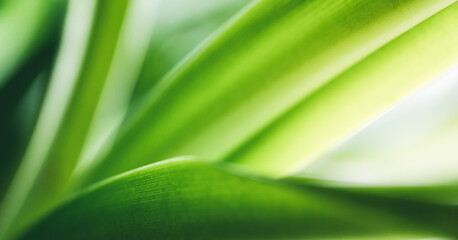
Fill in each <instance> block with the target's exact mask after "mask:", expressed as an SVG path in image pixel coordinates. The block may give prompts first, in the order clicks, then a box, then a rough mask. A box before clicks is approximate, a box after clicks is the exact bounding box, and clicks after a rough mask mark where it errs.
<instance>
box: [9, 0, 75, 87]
mask: <svg viewBox="0 0 458 240" xmlns="http://www.w3.org/2000/svg"><path fill="white" fill-rule="evenodd" d="M65 2H66V1H62V0H34V1H29V0H14V1H8V2H5V3H3V4H2V6H1V8H0V39H1V40H2V44H1V46H0V52H1V54H0V88H1V87H3V85H4V84H5V82H6V81H7V79H9V78H10V77H11V74H13V73H14V72H15V71H17V70H18V68H19V67H18V66H20V65H22V64H23V63H24V61H26V60H27V58H28V56H29V55H30V54H34V53H36V52H37V49H40V48H41V47H42V46H43V45H44V44H45V43H46V42H47V41H48V40H50V38H51V37H52V36H53V33H54V32H55V31H56V29H57V27H58V26H59V25H60V24H59V22H60V21H59V20H60V17H61V14H60V13H61V12H62V11H61V10H62V8H63V7H64V5H65ZM24 16H26V17H24ZM38 51H39V50H38Z"/></svg>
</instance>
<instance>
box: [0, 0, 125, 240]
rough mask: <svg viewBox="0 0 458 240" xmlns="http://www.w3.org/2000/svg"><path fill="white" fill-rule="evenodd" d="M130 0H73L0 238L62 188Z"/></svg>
mask: <svg viewBox="0 0 458 240" xmlns="http://www.w3.org/2000/svg"><path fill="white" fill-rule="evenodd" d="M27 2H28V1H27ZM128 2H129V1H127V0H120V1H115V2H111V1H92V0H83V1H81V0H74V1H70V3H69V6H68V9H69V11H68V14H67V20H66V23H65V30H64V33H63V40H62V46H61V48H60V50H59V54H58V58H57V61H56V66H55V67H54V71H53V73H52V76H51V82H50V85H49V87H48V90H47V95H46V98H45V100H44V103H43V107H42V109H41V112H40V116H39V119H38V122H37V125H36V127H35V129H34V133H33V135H32V138H31V141H30V143H29V146H28V147H27V150H26V153H25V155H24V158H23V161H22V162H21V165H20V166H19V169H18V171H17V173H16V176H15V177H14V179H13V183H12V185H11V186H10V189H9V190H8V192H7V194H6V195H5V200H4V201H3V202H2V206H1V211H0V238H2V236H7V235H8V234H9V233H12V232H14V231H16V230H18V229H21V228H22V227H24V226H26V225H27V224H28V223H29V222H30V221H31V220H32V219H34V218H35V217H36V216H39V215H40V214H42V213H43V212H45V211H46V209H47V208H48V207H49V206H52V204H53V203H54V202H55V201H56V199H58V196H60V194H62V191H63V189H64V187H65V186H66V184H67V181H68V179H69V177H70V175H71V173H72V172H73V169H74V166H75V164H76V163H77V160H78V158H79V156H80V152H81V148H82V146H83V143H84V140H85V138H86V134H87V132H88V128H89V125H90V123H91V120H92V117H93V115H94V112H95V109H96V107H97V103H98V100H99V98H100V95H101V92H102V90H103V87H104V83H105V79H106V77H107V74H108V71H109V67H110V65H111V62H112V57H113V55H114V52H115V49H116V43H117V39H118V35H119V32H120V29H121V26H122V23H123V18H124V14H125V12H126V9H127V5H128ZM22 14H24V13H22ZM64 159H65V160H64Z"/></svg>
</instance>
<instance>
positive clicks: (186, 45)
mask: <svg viewBox="0 0 458 240" xmlns="http://www.w3.org/2000/svg"><path fill="white" fill-rule="evenodd" d="M249 2H252V0H219V1H214V0H167V1H161V2H160V6H159V8H160V11H159V13H158V16H157V20H156V24H155V25H156V26H155V30H154V37H153V38H151V43H150V47H149V49H148V54H147V58H146V59H145V63H144V65H143V68H142V71H141V74H140V76H139V79H138V83H137V86H136V89H135V94H134V100H137V99H140V98H141V96H143V95H144V94H145V93H147V92H148V90H150V89H151V88H152V87H153V86H154V84H155V83H156V82H157V81H158V80H159V79H160V78H162V77H163V76H164V74H165V73H167V72H168V71H169V70H171V69H172V67H173V66H174V65H176V64H177V63H179V62H180V60H182V59H183V58H184V57H185V56H186V54H189V53H190V52H191V50H192V49H194V48H195V47H196V46H197V45H198V44H199V43H201V42H202V41H203V40H204V39H205V38H207V37H208V36H209V35H210V34H211V33H212V32H214V31H215V30H216V29H217V28H218V27H220V26H221V25H222V24H223V23H224V22H225V21H227V19H229V18H230V17H231V16H233V15H234V13H236V12H237V11H238V10H240V8H242V7H243V6H245V5H247V4H248V3H249Z"/></svg>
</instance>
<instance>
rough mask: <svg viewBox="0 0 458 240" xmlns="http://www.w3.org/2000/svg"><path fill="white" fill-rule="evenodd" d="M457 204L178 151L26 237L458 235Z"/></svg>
mask: <svg viewBox="0 0 458 240" xmlns="http://www.w3.org/2000/svg"><path fill="white" fill-rule="evenodd" d="M457 224H458V208H457V207H456V206H442V205H435V204H427V203H421V202H415V201H407V200H401V199H396V198H385V197H374V196H370V195H365V194H356V193H351V192H346V191H344V190H340V189H338V188H319V187H316V186H315V187H311V186H310V187H309V186H306V185H286V183H285V182H274V181H271V180H263V179H259V178H257V177H254V176H252V177H244V176H242V175H238V174H233V173H231V172H228V171H226V170H224V169H223V168H221V167H216V166H213V165H210V164H208V163H204V162H200V161H196V160H189V159H188V160H187V159H175V160H169V161H164V162H160V163H157V164H152V165H149V166H146V167H142V168H139V169H136V170H133V171H130V172H127V173H125V174H121V175H119V176H116V177H113V178H111V179H108V180H105V181H103V182H101V183H98V184H96V185H94V186H92V187H89V188H87V189H86V190H84V191H82V192H80V193H79V194H76V195H75V196H74V197H72V198H70V199H68V200H67V201H66V202H65V203H63V204H62V205H61V206H60V207H59V208H58V209H56V210H55V211H53V212H52V213H50V214H49V215H48V216H47V217H45V218H44V219H43V220H41V221H39V222H38V223H37V224H36V225H35V226H34V227H32V228H31V230H30V231H28V232H27V233H26V234H25V235H23V236H22V238H21V239H102V238H103V239H145V238H148V239H150V238H154V239H292V238H294V239H300V238H306V237H311V238H324V237H327V238H331V239H336V237H361V236H371V237H374V236H378V237H379V239H380V238H383V239H385V238H386V237H396V238H397V239H399V238H408V237H410V238H414V237H418V238H419V237H437V236H449V237H453V236H455V237H456V236H458V230H457V229H456V225H457Z"/></svg>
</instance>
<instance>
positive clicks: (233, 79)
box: [86, 0, 458, 182]
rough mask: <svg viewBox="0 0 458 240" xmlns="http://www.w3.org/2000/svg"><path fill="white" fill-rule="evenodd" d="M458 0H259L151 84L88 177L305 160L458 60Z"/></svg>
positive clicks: (285, 167)
mask: <svg viewBox="0 0 458 240" xmlns="http://www.w3.org/2000/svg"><path fill="white" fill-rule="evenodd" d="M453 2H455V1H436V0H434V1H432V0H431V1H423V0H420V1H417V0H410V1H372V0H371V1H369V0H356V1H330V0H329V1H328V0H325V1H322V0H321V1H269V0H265V1H258V2H256V3H255V4H253V5H252V6H251V7H250V8H248V9H247V10H246V11H245V12H244V13H243V14H240V15H239V16H238V17H236V18H235V19H234V20H232V21H230V22H228V23H227V24H226V27H224V28H222V29H221V30H220V31H219V32H218V33H216V34H215V35H214V37H213V38H211V39H210V40H208V41H207V43H206V44H204V45H203V47H201V48H200V49H198V50H196V51H195V52H194V53H193V54H192V55H191V56H190V57H189V58H187V59H186V60H185V61H184V62H183V63H182V64H181V65H180V66H178V67H177V68H175V69H174V70H173V71H172V72H171V73H170V74H168V75H167V76H166V77H165V78H164V79H162V81H161V82H160V83H159V84H158V85H157V86H156V87H154V88H153V89H152V90H151V91H150V92H149V94H148V96H147V97H146V99H144V101H143V102H141V103H139V107H138V108H137V109H136V111H134V112H133V114H132V115H131V116H130V118H129V119H128V120H127V121H126V124H125V125H124V127H123V129H122V130H121V132H120V134H119V137H118V138H117V140H116V141H115V143H114V146H113V147H112V149H111V151H108V154H107V155H106V156H105V157H102V162H101V164H100V165H99V166H97V167H96V168H95V169H94V170H93V171H92V173H89V174H88V176H86V177H87V178H88V179H89V180H88V182H95V181H97V180H100V179H104V178H105V177H107V176H112V175H114V174H117V173H121V172H123V171H125V170H129V169H133V168H136V167H139V166H143V165H145V164H147V163H150V162H154V161H158V160H161V159H165V158H168V157H173V156H179V155H197V156H199V157H202V158H204V159H214V160H223V159H224V160H227V161H232V160H234V159H237V162H239V163H241V164H244V165H246V166H248V167H250V168H252V169H254V170H255V171H258V172H262V173H264V174H268V175H274V176H276V175H279V174H284V173H286V172H288V171H290V170H292V169H295V168H296V167H297V165H301V164H303V161H302V160H304V159H305V160H307V161H309V160H310V159H311V158H312V157H313V156H315V155H317V154H320V153H321V152H322V151H324V150H326V149H327V148H328V147H329V146H331V145H332V144H334V143H336V142H337V141H339V140H341V139H342V138H344V137H345V136H347V135H348V134H350V133H351V132H353V131H354V130H355V129H357V128H359V127H360V126H361V125H363V124H365V123H367V121H369V120H370V119H372V118H373V117H375V116H377V115H378V114H380V112H382V111H385V110H386V108H388V107H389V106H391V105H392V104H393V103H394V102H396V101H398V100H399V99H400V98H401V97H402V96H404V95H405V94H407V93H409V92H411V91H412V90H413V89H414V88H415V87H416V86H418V85H420V84H421V83H423V82H425V81H426V80H428V79H429V78H430V77H432V76H434V75H435V74H437V73H440V72H441V71H443V70H445V69H446V68H447V67H449V66H450V64H451V63H453V62H455V61H456V54H455V53H456V46H458V44H456V38H457V34H456V31H455V29H456V23H457V21H456V19H455V17H454V16H456V12H457V10H456V9H457V7H456V4H455V5H453V6H452V7H449V8H448V9H446V10H444V11H442V12H440V13H438V14H437V16H436V15H434V14H436V13H437V12H438V11H440V10H442V9H443V8H445V7H447V6H449V5H450V4H452V3H453ZM431 16H432V17H431ZM428 18H430V19H428ZM445 35H447V36H448V37H447V38H444V37H443V36H445ZM444 53H449V54H448V55H444ZM409 61H412V64H406V63H408V62H409ZM415 64H418V67H419V68H420V69H421V70H422V71H419V70H418V67H416V65H415ZM387 75H389V76H390V77H389V78H388V77H386V76H387ZM366 76H367V77H366ZM331 93H332V94H331ZM334 94H335V95H334ZM368 97H371V99H369V100H367V99H366V98H368ZM349 108H360V109H361V111H360V112H359V109H358V111H356V109H354V110H355V111H352V109H349ZM335 119H339V121H335ZM250 139H251V140H250ZM236 149H237V150H236ZM231 154H232V155H231ZM126 159H129V161H127V160H126ZM131 159H135V160H134V161H133V160H131Z"/></svg>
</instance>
